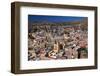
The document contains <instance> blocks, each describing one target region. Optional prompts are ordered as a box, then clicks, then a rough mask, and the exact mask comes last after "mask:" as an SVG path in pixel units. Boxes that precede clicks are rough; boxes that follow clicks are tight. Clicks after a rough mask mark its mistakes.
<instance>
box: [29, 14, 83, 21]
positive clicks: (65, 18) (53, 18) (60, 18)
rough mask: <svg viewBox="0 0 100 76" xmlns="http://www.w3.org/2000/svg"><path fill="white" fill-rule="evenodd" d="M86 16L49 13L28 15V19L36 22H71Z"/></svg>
mask: <svg viewBox="0 0 100 76" xmlns="http://www.w3.org/2000/svg"><path fill="white" fill-rule="evenodd" d="M84 18H85V17H73V16H48V15H28V21H29V22H34V21H39V22H42V21H43V22H44V21H48V22H71V21H81V20H82V19H84Z"/></svg>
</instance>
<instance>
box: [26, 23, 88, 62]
mask: <svg viewBox="0 0 100 76" xmlns="http://www.w3.org/2000/svg"><path fill="white" fill-rule="evenodd" d="M80 26H81V24H77V25H62V26H59V25H57V24H56V25H49V24H44V25H34V26H33V27H32V29H31V32H29V33H28V60H52V59H54V60H57V59H81V58H88V43H87V42H88V32H87V29H86V30H82V29H81V27H80Z"/></svg>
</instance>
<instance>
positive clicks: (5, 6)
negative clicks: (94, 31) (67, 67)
mask: <svg viewBox="0 0 100 76" xmlns="http://www.w3.org/2000/svg"><path fill="white" fill-rule="evenodd" d="M13 1H15V0H10V1H9V0H1V2H0V76H16V75H14V74H12V73H10V60H11V57H10V55H11V48H10V47H11V45H10V44H11V40H10V38H11V37H10V36H11V15H10V13H11V12H10V11H11V10H10V3H11V2H13ZM17 1H26V2H39V3H57V4H69V5H70V4H71V5H87V6H98V11H99V13H98V28H100V26H99V24H100V22H99V20H100V6H99V5H100V0H17ZM98 33H100V30H99V29H98ZM99 42H100V35H99V36H98V43H99ZM99 46H100V44H99ZM98 54H99V57H98V58H100V51H99V49H98ZM98 64H99V65H98V66H99V68H98V70H81V71H67V72H66V71H65V72H52V73H38V74H22V75H18V76H23V75H24V76H55V75H56V76H94V75H95V76H99V73H100V71H99V70H100V59H99V61H98Z"/></svg>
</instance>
